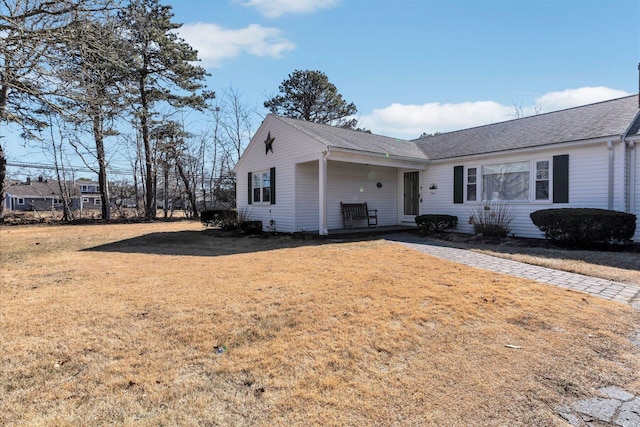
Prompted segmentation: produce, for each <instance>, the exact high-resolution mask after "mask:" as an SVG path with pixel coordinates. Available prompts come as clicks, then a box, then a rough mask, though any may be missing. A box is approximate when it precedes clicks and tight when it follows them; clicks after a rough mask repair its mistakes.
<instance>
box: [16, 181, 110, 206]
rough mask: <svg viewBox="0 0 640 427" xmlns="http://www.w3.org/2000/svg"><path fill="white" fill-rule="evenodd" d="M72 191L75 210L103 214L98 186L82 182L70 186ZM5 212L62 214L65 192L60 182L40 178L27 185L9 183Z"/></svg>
mask: <svg viewBox="0 0 640 427" xmlns="http://www.w3.org/2000/svg"><path fill="white" fill-rule="evenodd" d="M67 185H68V186H69V187H70V188H71V189H72V190H71V193H72V206H71V209H74V210H100V209H102V207H101V202H102V199H101V198H100V188H99V186H98V183H97V182H94V181H88V180H78V181H75V182H69V183H68V184H67ZM4 203H5V212H11V211H14V212H16V211H18V212H19V211H52V210H62V192H61V191H60V185H59V183H58V181H56V180H48V179H44V178H42V177H39V178H38V179H37V180H33V179H31V178H27V180H26V181H25V182H18V181H13V182H8V183H7V187H6V189H5V198H4Z"/></svg>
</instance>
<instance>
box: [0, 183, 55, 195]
mask: <svg viewBox="0 0 640 427" xmlns="http://www.w3.org/2000/svg"><path fill="white" fill-rule="evenodd" d="M5 192H6V193H7V194H10V195H12V196H17V197H34V198H40V197H58V196H59V195H60V189H59V188H58V182H57V181H48V182H47V181H42V182H40V181H34V180H32V181H31V183H30V184H27V183H23V182H16V183H11V184H9V185H7V188H6V189H5Z"/></svg>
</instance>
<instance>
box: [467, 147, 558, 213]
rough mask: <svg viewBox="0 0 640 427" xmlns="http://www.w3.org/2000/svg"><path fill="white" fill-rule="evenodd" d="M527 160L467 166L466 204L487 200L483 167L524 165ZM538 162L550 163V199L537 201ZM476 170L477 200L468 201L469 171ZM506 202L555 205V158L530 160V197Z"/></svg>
mask: <svg viewBox="0 0 640 427" xmlns="http://www.w3.org/2000/svg"><path fill="white" fill-rule="evenodd" d="M525 161H526V160H520V161H518V160H513V161H502V162H487V163H474V164H469V165H465V167H464V189H463V190H464V201H463V202H464V204H477V203H482V202H485V201H486V200H483V199H482V192H483V188H482V186H483V178H482V177H483V175H482V167H483V166H491V165H498V164H508V163H522V162H525ZM538 162H549V198H548V199H544V200H536V171H537V170H536V168H537V165H538ZM473 168H475V169H476V200H468V199H467V198H468V191H467V189H468V187H467V186H468V184H469V182H468V180H469V169H473ZM504 202H508V203H512V204H538V205H544V204H547V205H550V204H553V158H552V157H540V158H535V159H531V160H529V197H528V199H524V200H504Z"/></svg>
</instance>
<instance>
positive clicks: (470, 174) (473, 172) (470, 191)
mask: <svg viewBox="0 0 640 427" xmlns="http://www.w3.org/2000/svg"><path fill="white" fill-rule="evenodd" d="M477 171H478V170H477V169H476V168H469V169H467V201H468V202H470V201H475V200H476V189H477V188H478V181H477V179H478V176H477V174H478V172H477Z"/></svg>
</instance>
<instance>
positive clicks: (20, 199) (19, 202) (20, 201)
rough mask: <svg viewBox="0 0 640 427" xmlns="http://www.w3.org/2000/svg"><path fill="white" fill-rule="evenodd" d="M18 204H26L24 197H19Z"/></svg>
mask: <svg viewBox="0 0 640 427" xmlns="http://www.w3.org/2000/svg"><path fill="white" fill-rule="evenodd" d="M18 204H19V205H24V199H23V198H22V197H18Z"/></svg>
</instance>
